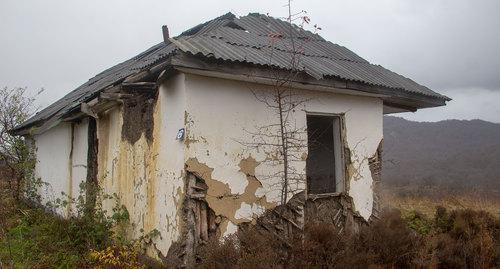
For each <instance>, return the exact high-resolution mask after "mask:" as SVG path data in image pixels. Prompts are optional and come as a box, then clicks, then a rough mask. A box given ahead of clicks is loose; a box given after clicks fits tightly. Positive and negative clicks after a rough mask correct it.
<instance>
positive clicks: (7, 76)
mask: <svg viewBox="0 0 500 269" xmlns="http://www.w3.org/2000/svg"><path fill="white" fill-rule="evenodd" d="M285 3H286V1H282V0H278V1H268V0H255V1H234V0H231V1H230V0H221V1H210V0H207V1H194V0H185V1H180V2H179V1H160V0H147V1H132V0H111V1H101V0H75V1H67V0H50V1H36V0H31V1H28V0H26V1H18V0H2V1H1V2H0V33H1V34H0V46H1V48H0V86H4V85H5V86H28V87H29V88H31V89H33V90H37V89H38V88H41V87H44V88H46V91H45V93H44V94H43V95H42V96H41V98H40V104H41V105H42V106H45V105H48V104H49V103H50V102H53V101H54V100H55V99H57V98H60V97H62V96H63V95H64V94H66V93H67V92H69V91H70V90H72V89H74V88H76V87H77V86H79V85H80V84H82V83H83V82H85V81H86V80H87V79H89V78H90V77H92V76H94V75H95V74H97V73H99V72H100V71H102V70H104V69H106V68H108V67H110V66H112V65H114V64H116V63H118V62H121V61H123V60H126V59H128V58H130V57H132V56H134V55H135V54H138V53H140V52H141V51H143V50H145V49H147V48H148V47H149V46H152V45H154V44H156V43H158V42H160V41H161V38H162V36H161V25H163V24H167V25H168V26H169V28H170V30H171V32H172V33H173V34H174V35H175V34H179V33H180V32H182V31H183V30H185V29H187V28H189V27H192V26H194V25H196V24H198V23H200V22H203V21H206V20H209V19H211V18H214V17H216V16H219V15H222V14H224V13H226V12H228V11H231V12H233V13H235V14H237V15H244V14H247V13H248V12H254V11H256V12H261V13H270V14H271V15H273V16H277V17H283V16H285V15H286V8H285V7H283V6H284V4H285ZM292 3H293V5H294V9H295V10H297V11H299V10H307V11H308V15H309V16H310V17H311V19H312V22H313V23H317V24H319V25H320V26H321V27H322V28H323V30H322V31H321V33H320V34H321V35H323V36H324V37H325V38H326V39H329V40H331V41H333V42H336V43H339V44H341V45H344V46H346V47H348V48H350V49H352V50H353V51H355V52H356V53H358V54H359V55H360V56H362V57H364V58H366V59H367V60H369V61H371V62H373V63H376V64H381V65H383V66H385V67H387V68H389V69H392V70H394V71H396V72H398V73H401V74H403V75H406V76H408V77H410V78H412V79H414V80H415V81H417V82H419V83H421V84H424V85H426V86H429V87H431V88H433V89H435V90H437V91H441V90H443V89H464V88H474V87H476V88H485V89H491V90H492V91H499V89H500V76H499V75H498V71H499V70H500V35H499V34H498V32H499V29H500V16H497V13H498V11H499V10H500V1H496V0H479V1H467V0H420V1H401V0H386V1H362V0H350V1H341V0H334V1H320V0H308V1H306V0H295V1H292ZM446 93H447V94H449V95H451V97H454V95H455V93H457V94H460V90H448V91H447V92H446ZM485 96H486V95H485ZM450 107H453V104H451V105H450ZM462 108H463V110H464V111H466V110H467V109H468V108H466V107H462ZM444 109H448V108H444ZM457 109H459V108H457ZM477 109H479V108H477ZM424 111H425V110H424ZM419 113H420V112H419ZM450 116H451V115H450Z"/></svg>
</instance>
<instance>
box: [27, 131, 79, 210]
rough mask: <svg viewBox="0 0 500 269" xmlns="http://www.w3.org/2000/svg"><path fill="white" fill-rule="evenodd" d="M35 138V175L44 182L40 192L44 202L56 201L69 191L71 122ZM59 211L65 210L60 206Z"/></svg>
mask: <svg viewBox="0 0 500 269" xmlns="http://www.w3.org/2000/svg"><path fill="white" fill-rule="evenodd" d="M33 139H34V141H35V146H36V159H37V161H36V165H35V176H36V177H37V178H40V179H41V180H42V181H43V182H44V184H43V185H42V186H41V189H40V193H39V194H40V195H41V198H42V203H43V204H47V203H49V202H50V203H54V201H55V200H56V199H57V198H62V197H63V196H62V195H61V193H62V192H64V193H68V191H69V186H70V185H69V176H70V172H69V166H70V159H69V155H70V151H71V124H69V123H61V124H59V125H57V126H55V127H53V128H51V129H49V130H47V131H46V132H44V133H42V134H38V135H35V136H34V137H33ZM57 212H58V213H59V214H61V215H62V214H64V213H65V210H64V209H62V208H60V209H59V210H58V211H57Z"/></svg>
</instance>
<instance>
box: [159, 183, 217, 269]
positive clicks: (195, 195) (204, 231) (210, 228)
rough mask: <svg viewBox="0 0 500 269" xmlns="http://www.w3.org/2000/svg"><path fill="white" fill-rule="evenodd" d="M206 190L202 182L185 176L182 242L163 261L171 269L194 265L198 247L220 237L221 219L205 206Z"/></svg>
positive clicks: (178, 242)
mask: <svg viewBox="0 0 500 269" xmlns="http://www.w3.org/2000/svg"><path fill="white" fill-rule="evenodd" d="M207 190H208V185H207V184H206V183H205V181H204V180H203V179H201V178H199V177H197V176H195V175H194V174H192V173H187V175H186V196H185V199H184V203H183V221H184V224H185V227H184V229H183V232H182V235H181V238H180V239H179V240H178V241H177V242H175V243H174V244H173V245H172V246H171V247H170V249H169V251H168V254H167V257H166V261H167V262H168V264H169V265H171V266H170V267H175V268H177V267H185V266H189V265H190V264H194V263H195V262H196V253H197V250H198V249H199V247H200V246H201V245H204V244H206V243H207V242H208V241H209V240H211V239H215V238H219V237H220V235H221V232H220V229H219V225H220V224H221V222H222V218H221V217H220V216H216V215H215V212H214V211H213V210H212V209H211V208H210V207H209V205H208V203H207V202H206V200H205V198H206V196H207ZM174 261H176V262H174Z"/></svg>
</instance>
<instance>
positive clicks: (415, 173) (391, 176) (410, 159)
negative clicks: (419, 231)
mask: <svg viewBox="0 0 500 269" xmlns="http://www.w3.org/2000/svg"><path fill="white" fill-rule="evenodd" d="M383 157H384V169H383V180H384V181H385V183H388V184H390V185H418V186H426V185H433V186H442V187H446V188H449V189H459V190H460V189H464V188H471V187H472V188H475V189H482V190H497V191H498V190H500V124H496V123H491V122H486V121H482V120H470V121H467V120H446V121H440V122H413V121H407V120H405V119H402V118H397V117H391V116H386V117H384V155H383Z"/></svg>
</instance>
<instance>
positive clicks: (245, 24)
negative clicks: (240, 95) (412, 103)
mask: <svg viewBox="0 0 500 269" xmlns="http://www.w3.org/2000/svg"><path fill="white" fill-rule="evenodd" d="M290 36H293V37H294V38H293V39H290V38H289V37H290ZM292 40H293V44H292ZM176 49H180V50H181V51H183V52H186V53H190V54H193V55H199V56H202V57H210V58H215V59H219V60H223V61H231V62H242V63H250V64H255V65H260V66H275V67H279V68H285V69H286V68H291V58H292V57H291V55H292V54H294V55H300V61H298V66H297V67H296V68H298V69H300V70H303V71H304V72H306V73H307V74H309V75H311V76H312V77H314V78H316V79H323V78H327V77H335V78H340V79H344V80H349V81H356V82H361V83H366V84H370V85H377V86H382V87H387V88H393V89H399V90H403V91H406V92H409V93H413V94H418V95H424V96H428V97H432V98H436V99H440V100H449V98H447V97H446V96H443V95H440V94H438V93H436V92H434V91H432V90H430V89H429V88H427V87H425V86H422V85H419V84H418V83H416V82H414V81H412V80H411V79H408V78H406V77H403V76H401V75H398V74H396V73H394V72H392V71H389V70H387V69H385V68H383V67H382V66H380V65H373V64H370V63H369V62H368V61H366V60H364V59H363V58H361V57H360V56H358V55H357V54H356V53H354V52H352V51H350V50H349V49H347V48H345V47H343V46H340V45H337V44H333V43H332V42H329V41H326V40H324V39H323V38H322V37H321V36H319V35H318V34H315V33H311V32H309V31H305V30H303V29H302V28H300V27H298V26H293V28H290V25H289V24H288V23H287V22H285V21H282V20H279V19H275V18H272V17H268V16H266V15H261V14H249V15H247V16H244V17H241V18H236V17H235V16H234V15H233V14H231V13H228V14H225V15H223V16H220V17H218V18H216V19H214V20H211V21H208V22H206V23H203V24H200V25H198V26H195V27H193V28H191V29H189V30H187V31H185V32H183V33H182V34H181V35H179V36H178V37H177V38H175V39H173V43H169V44H166V43H164V42H162V43H160V44H158V45H156V46H153V47H151V48H150V49H148V50H146V51H145V52H143V53H141V54H139V55H137V56H135V57H134V58H132V59H130V60H127V61H125V62H122V63H120V64H118V65H116V66H114V67H111V68H109V69H107V70H105V71H103V72H101V73H99V74H98V75H96V76H95V77H93V78H91V79H90V80H89V81H87V82H86V83H84V84H83V85H81V86H80V87H78V88H77V89H75V90H74V91H72V92H70V93H68V94H67V95H66V96H64V97H63V98H61V99H60V100H58V101H57V102H55V103H53V104H52V105H50V106H48V107H47V108H45V109H44V110H42V111H41V112H39V113H37V114H36V115H35V116H33V117H32V118H30V119H29V120H28V121H26V122H24V123H23V124H22V125H21V126H19V127H17V128H16V130H21V129H23V128H26V127H29V126H32V125H39V124H40V123H44V124H47V123H54V122H56V121H57V120H59V119H60V118H61V117H62V116H63V115H65V114H66V113H67V112H69V111H71V110H72V109H74V108H75V107H77V106H79V105H80V103H81V102H83V101H85V100H88V99H89V98H91V97H92V96H94V95H95V94H96V93H98V92H99V91H101V90H103V89H104V88H106V87H108V86H111V85H115V84H118V83H120V82H121V81H123V80H124V79H125V78H127V77H128V76H131V75H134V74H137V73H139V72H141V71H143V70H147V69H148V68H150V67H152V66H154V65H156V64H158V63H160V62H162V61H165V60H166V59H167V58H168V57H169V56H170V55H172V54H173V52H174V51H175V50H176Z"/></svg>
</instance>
